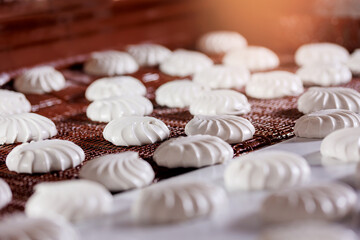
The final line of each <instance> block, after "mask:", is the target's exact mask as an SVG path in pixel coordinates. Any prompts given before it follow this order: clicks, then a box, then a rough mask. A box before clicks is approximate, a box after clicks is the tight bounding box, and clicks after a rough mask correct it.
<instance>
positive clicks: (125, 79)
mask: <svg viewBox="0 0 360 240" xmlns="http://www.w3.org/2000/svg"><path fill="white" fill-rule="evenodd" d="M128 94H136V95H141V96H145V94H146V88H145V86H144V84H143V83H142V82H141V81H140V80H138V79H136V78H134V77H130V76H121V77H107V78H100V79H98V80H96V81H94V82H93V83H91V84H90V85H89V87H88V88H87V89H86V92H85V97H86V99H87V100H89V101H95V100H100V99H105V98H111V97H120V96H122V95H128Z"/></svg>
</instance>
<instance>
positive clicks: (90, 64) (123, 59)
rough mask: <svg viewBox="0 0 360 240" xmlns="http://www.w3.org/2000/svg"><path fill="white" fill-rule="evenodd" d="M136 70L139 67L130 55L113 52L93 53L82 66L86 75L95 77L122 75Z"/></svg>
mask: <svg viewBox="0 0 360 240" xmlns="http://www.w3.org/2000/svg"><path fill="white" fill-rule="evenodd" d="M138 69H139V65H138V64H137V62H136V61H135V59H134V58H133V57H132V56H131V55H130V54H128V53H126V52H119V51H115V50H110V51H103V52H94V53H92V54H91V57H90V59H89V60H88V61H87V62H86V63H85V65H84V71H85V72H86V73H88V74H90V75H96V76H115V75H124V74H129V73H134V72H136V71H137V70H138Z"/></svg>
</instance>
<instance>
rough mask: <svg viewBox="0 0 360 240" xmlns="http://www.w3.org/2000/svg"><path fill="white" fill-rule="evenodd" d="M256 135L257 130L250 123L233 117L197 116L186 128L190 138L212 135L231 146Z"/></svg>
mask: <svg viewBox="0 0 360 240" xmlns="http://www.w3.org/2000/svg"><path fill="white" fill-rule="evenodd" d="M254 133H255V128H254V126H253V125H252V124H251V122H250V121H248V120H247V119H245V118H242V117H238V116H232V115H213V116H205V115H197V116H194V118H193V119H191V120H190V121H189V122H188V123H187V124H186V126H185V134H186V135H188V136H192V135H197V134H202V135H211V136H215V137H219V138H221V139H222V140H224V141H225V142H228V143H230V144H234V143H240V142H242V141H245V140H248V139H250V138H252V137H253V135H254Z"/></svg>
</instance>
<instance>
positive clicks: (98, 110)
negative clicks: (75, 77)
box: [86, 95, 153, 122]
mask: <svg viewBox="0 0 360 240" xmlns="http://www.w3.org/2000/svg"><path fill="white" fill-rule="evenodd" d="M152 111H153V105H152V103H151V102H150V100H149V99H147V98H145V97H143V96H140V95H122V96H121V97H112V98H105V99H100V100H96V101H94V102H92V103H91V104H90V105H89V106H88V108H87V109H86V116H87V117H88V118H89V119H91V120H92V121H98V122H110V121H111V120H113V119H116V118H120V117H124V116H144V115H149V114H151V113H152Z"/></svg>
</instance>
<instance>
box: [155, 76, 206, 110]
mask: <svg viewBox="0 0 360 240" xmlns="http://www.w3.org/2000/svg"><path fill="white" fill-rule="evenodd" d="M206 89H207V88H206V87H204V86H203V85H201V84H198V83H195V82H193V81H190V80H175V81H171V82H167V83H165V84H163V85H161V86H160V87H159V88H158V89H157V90H156V92H155V95H156V98H155V100H156V103H157V104H159V105H160V106H167V107H170V108H173V107H178V108H184V107H188V106H189V105H190V103H192V102H193V101H194V100H195V99H196V98H198V97H199V95H201V94H202V93H203V92H204V91H205V90H206Z"/></svg>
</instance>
